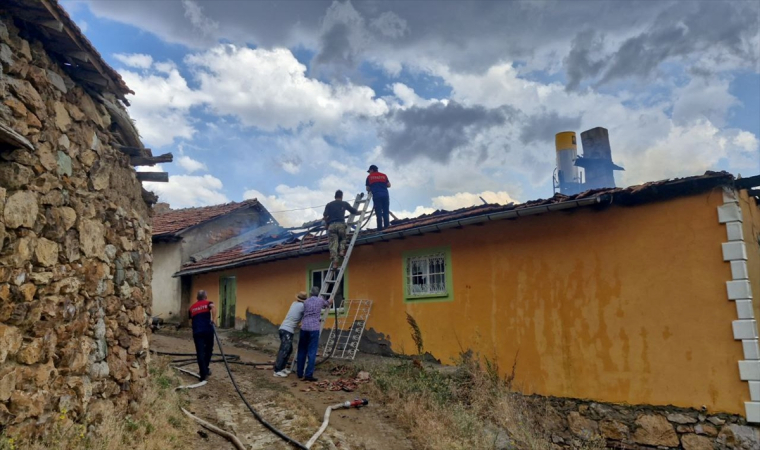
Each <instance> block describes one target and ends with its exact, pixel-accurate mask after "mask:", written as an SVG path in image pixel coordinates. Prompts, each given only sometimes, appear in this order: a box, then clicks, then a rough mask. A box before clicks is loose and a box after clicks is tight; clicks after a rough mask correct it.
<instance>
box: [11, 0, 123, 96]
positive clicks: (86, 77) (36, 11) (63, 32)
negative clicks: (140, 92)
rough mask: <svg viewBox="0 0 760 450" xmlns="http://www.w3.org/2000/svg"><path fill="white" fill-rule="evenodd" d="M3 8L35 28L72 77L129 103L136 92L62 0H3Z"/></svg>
mask: <svg viewBox="0 0 760 450" xmlns="http://www.w3.org/2000/svg"><path fill="white" fill-rule="evenodd" d="M0 11H8V12H10V13H11V14H12V15H13V16H14V17H15V18H17V19H19V20H21V21H22V22H23V25H24V28H25V29H27V30H29V31H33V34H34V37H36V38H37V39H39V40H40V41H41V42H42V44H43V45H44V47H45V49H46V50H47V51H48V52H50V53H51V54H54V55H55V56H56V57H57V58H58V59H59V60H60V61H61V63H62V64H61V65H62V67H63V68H64V70H65V71H66V72H67V73H68V74H69V76H71V78H73V79H75V80H77V81H78V82H80V83H82V84H83V85H85V86H87V87H89V88H91V89H93V90H95V91H96V92H101V93H102V92H104V91H106V92H111V93H113V94H115V95H116V96H117V97H119V98H120V99H121V100H122V101H124V102H125V103H127V104H129V103H128V102H127V101H126V99H125V96H126V95H127V94H134V92H133V91H132V90H130V89H129V87H127V84H126V83H125V82H124V80H123V79H122V78H121V75H119V73H118V72H116V70H114V69H113V68H112V67H111V66H109V65H108V64H107V63H106V62H105V60H103V57H102V56H101V55H100V53H98V51H97V50H96V49H95V47H94V46H93V45H92V43H91V42H90V41H89V40H88V39H87V38H86V37H85V36H84V34H83V33H82V30H81V29H80V28H79V26H77V24H76V23H75V22H74V20H72V19H71V17H69V15H68V13H66V10H64V9H63V7H62V6H61V5H60V4H59V3H58V0H2V2H0Z"/></svg>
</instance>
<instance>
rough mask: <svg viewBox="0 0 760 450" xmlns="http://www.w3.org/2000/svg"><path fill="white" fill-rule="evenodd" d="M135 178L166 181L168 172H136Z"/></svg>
mask: <svg viewBox="0 0 760 450" xmlns="http://www.w3.org/2000/svg"><path fill="white" fill-rule="evenodd" d="M137 179H138V180H139V181H153V182H159V183H167V182H168V181H169V174H168V173H166V172H137Z"/></svg>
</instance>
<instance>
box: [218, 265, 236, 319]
mask: <svg viewBox="0 0 760 450" xmlns="http://www.w3.org/2000/svg"><path fill="white" fill-rule="evenodd" d="M236 291H237V280H236V279H235V277H221V278H220V279H219V303H220V305H219V327H220V328H234V327H235V298H236V296H237V292H236Z"/></svg>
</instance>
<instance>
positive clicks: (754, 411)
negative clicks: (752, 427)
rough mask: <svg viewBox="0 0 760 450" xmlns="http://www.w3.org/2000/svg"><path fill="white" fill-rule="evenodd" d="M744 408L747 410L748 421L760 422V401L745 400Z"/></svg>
mask: <svg viewBox="0 0 760 450" xmlns="http://www.w3.org/2000/svg"><path fill="white" fill-rule="evenodd" d="M744 410H745V411H746V412H747V422H749V423H760V402H744Z"/></svg>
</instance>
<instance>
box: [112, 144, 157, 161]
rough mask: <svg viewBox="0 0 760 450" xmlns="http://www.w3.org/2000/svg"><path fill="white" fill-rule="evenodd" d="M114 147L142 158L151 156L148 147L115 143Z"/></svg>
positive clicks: (126, 153)
mask: <svg viewBox="0 0 760 450" xmlns="http://www.w3.org/2000/svg"><path fill="white" fill-rule="evenodd" d="M114 147H115V148H116V150H118V151H120V152H122V153H124V154H125V155H129V156H142V157H144V158H149V157H152V156H153V153H152V152H151V151H150V149H149V148H143V147H129V146H127V145H115V146H114Z"/></svg>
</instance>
